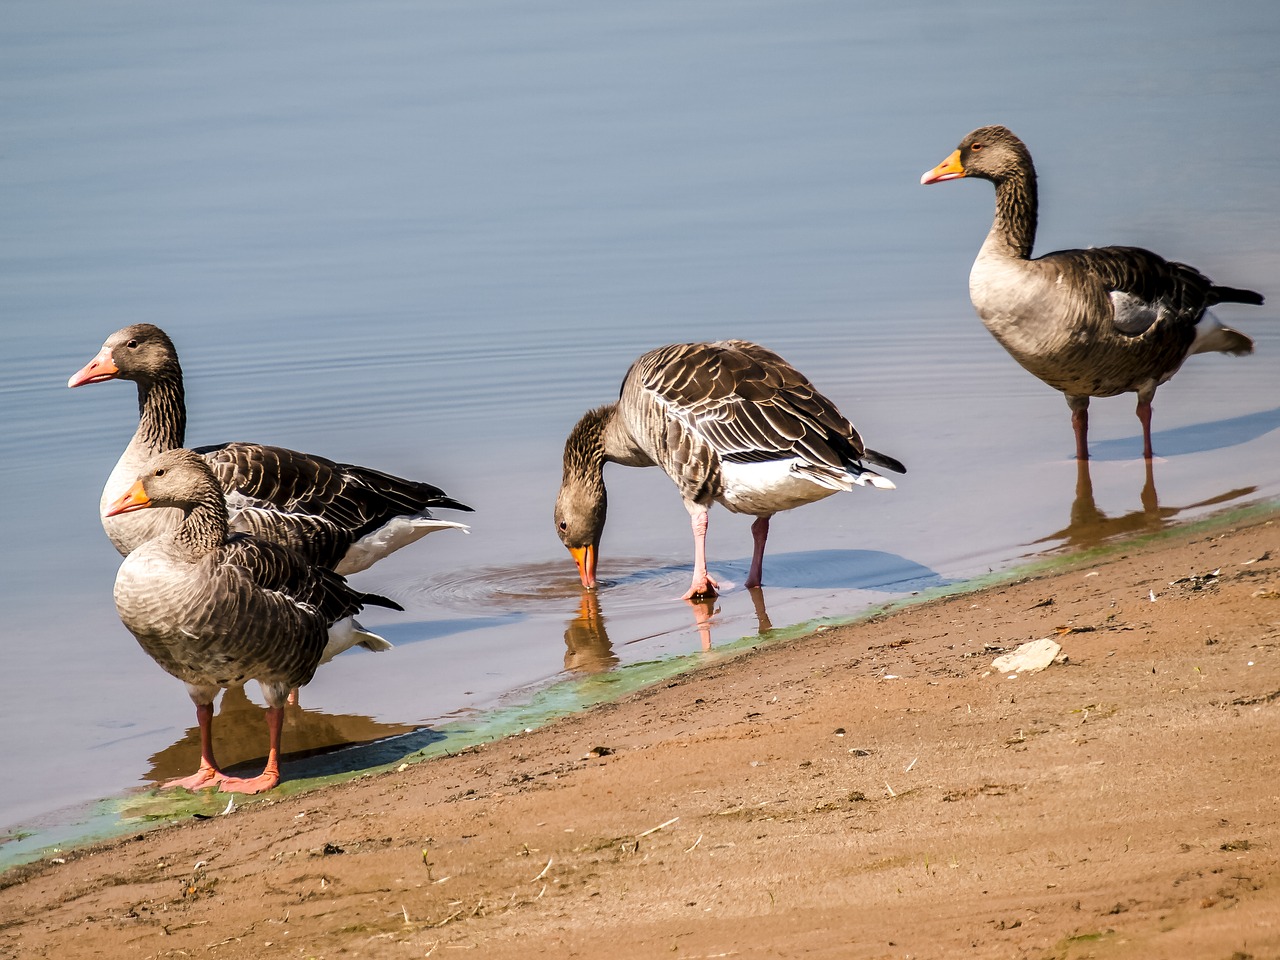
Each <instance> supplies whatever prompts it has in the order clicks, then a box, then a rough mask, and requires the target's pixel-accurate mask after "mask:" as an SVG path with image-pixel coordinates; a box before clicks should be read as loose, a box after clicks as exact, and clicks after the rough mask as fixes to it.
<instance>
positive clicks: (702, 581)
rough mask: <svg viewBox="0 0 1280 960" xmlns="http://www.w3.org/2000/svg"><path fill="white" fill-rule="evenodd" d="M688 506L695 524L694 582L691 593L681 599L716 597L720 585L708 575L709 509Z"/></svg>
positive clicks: (692, 505) (690, 586) (691, 585)
mask: <svg viewBox="0 0 1280 960" xmlns="http://www.w3.org/2000/svg"><path fill="white" fill-rule="evenodd" d="M686 506H687V507H688V509H689V518H690V520H691V521H692V523H693V582H692V583H691V584H690V585H689V592H688V593H686V594H685V595H684V596H683V597H682V598H681V599H682V600H690V599H692V598H694V597H701V596H705V597H714V596H715V595H716V589H717V588H718V587H719V586H720V585H719V584H718V583H716V582H715V581H714V580H712V579H711V577H710V576H708V575H707V508H706V507H700V506H698V505H697V504H686Z"/></svg>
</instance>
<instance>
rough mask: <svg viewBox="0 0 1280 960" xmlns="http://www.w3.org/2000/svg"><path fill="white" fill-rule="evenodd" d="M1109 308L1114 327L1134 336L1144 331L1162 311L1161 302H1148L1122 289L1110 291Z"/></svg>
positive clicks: (1158, 317) (1157, 318)
mask: <svg viewBox="0 0 1280 960" xmlns="http://www.w3.org/2000/svg"><path fill="white" fill-rule="evenodd" d="M1111 308H1112V311H1113V313H1112V318H1111V322H1112V324H1113V325H1114V326H1115V328H1116V329H1117V330H1119V331H1120V332H1121V333H1126V334H1128V335H1129V336H1134V337H1136V336H1137V335H1139V334H1142V333H1146V332H1147V330H1149V329H1150V328H1151V325H1152V324H1153V323H1155V322H1156V321H1157V320H1159V319H1160V317H1161V315H1162V314H1163V313H1164V310H1163V304H1160V303H1148V302H1147V301H1146V300H1143V299H1142V298H1141V297H1135V296H1134V295H1133V294H1132V293H1126V292H1125V291H1123V290H1112V291H1111Z"/></svg>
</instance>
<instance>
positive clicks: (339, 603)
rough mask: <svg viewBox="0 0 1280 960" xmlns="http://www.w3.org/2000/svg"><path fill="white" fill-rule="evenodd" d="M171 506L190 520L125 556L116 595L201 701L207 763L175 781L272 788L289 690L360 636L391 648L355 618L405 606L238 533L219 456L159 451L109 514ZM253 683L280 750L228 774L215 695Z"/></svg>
mask: <svg viewBox="0 0 1280 960" xmlns="http://www.w3.org/2000/svg"><path fill="white" fill-rule="evenodd" d="M160 508H170V509H173V510H177V511H178V512H179V514H180V516H181V518H182V519H181V521H180V522H179V524H178V526H177V527H176V528H174V529H172V530H170V531H168V532H167V533H164V534H162V535H160V536H159V537H156V538H155V539H152V540H149V541H147V542H146V543H144V544H142V545H140V546H139V547H138V548H137V549H135V550H133V551H132V552H131V553H130V554H129V555H128V556H127V557H125V560H124V562H123V563H122V564H121V565H120V572H119V573H118V574H117V575H116V585H115V601H116V610H117V611H118V612H119V614H120V619H121V620H122V621H123V622H124V625H125V626H126V627H128V628H129V631H130V632H131V633H132V634H133V635H134V636H135V637H137V639H138V643H139V644H141V645H142V649H143V650H145V651H146V652H147V654H148V655H149V656H150V657H151V659H153V660H155V661H156V663H158V664H159V665H160V666H161V667H162V668H163V669H164V670H165V671H167V672H168V673H170V674H172V675H173V676H175V677H177V678H178V679H179V680H181V681H183V682H184V683H185V684H186V685H187V693H188V694H189V695H190V696H191V699H192V701H193V702H194V703H195V705H196V719H197V721H198V722H199V725H200V768H199V769H198V770H197V771H196V772H195V773H194V774H192V775H191V776H189V777H185V778H183V779H180V780H174V781H171V782H169V783H167V784H165V786H166V787H186V788H188V789H191V790H195V789H199V788H201V787H206V786H217V787H218V788H219V789H221V790H223V791H227V792H231V793H259V792H261V791H263V790H270V789H271V788H272V787H274V786H275V785H276V784H277V783H278V782H279V780H280V733H281V729H282V726H283V723H284V704H285V702H286V700H287V699H288V696H289V693H290V691H291V690H293V689H294V688H296V687H298V686H301V685H302V684H305V683H307V682H308V681H309V680H310V679H311V677H312V675H313V674H314V673H315V670H316V667H317V666H318V665H319V664H320V663H321V661H322V660H324V659H325V658H326V654H328V655H332V653H334V652H336V651H337V650H339V649H345V648H346V647H350V646H352V645H353V644H356V643H370V644H373V645H375V646H376V645H377V643H381V644H384V645H385V644H386V641H385V640H382V638H381V637H378V636H376V635H375V634H371V633H368V632H367V631H365V630H364V629H363V628H362V627H361V626H360V625H359V624H358V623H356V621H355V620H354V619H353V617H354V615H355V614H356V613H357V612H359V610H360V609H361V607H363V606H364V605H365V604H371V603H372V604H378V605H380V606H388V607H392V608H395V609H400V607H399V605H398V604H396V603H394V602H393V601H391V600H387V599H386V598H384V597H378V596H374V595H373V594H364V593H357V592H356V591H355V590H352V589H351V588H350V587H349V586H348V585H347V582H346V580H344V579H343V578H342V577H340V576H338V575H337V574H336V573H333V572H332V571H330V570H326V569H324V568H323V567H317V566H315V565H314V564H313V563H311V562H309V561H308V560H307V559H306V558H304V557H302V556H300V555H299V554H298V553H296V552H295V551H293V550H290V549H289V548H288V547H284V546H281V545H279V544H276V543H272V542H270V541H267V540H260V539H258V538H257V537H254V536H251V535H249V534H243V533H232V532H231V531H230V529H229V527H228V523H227V510H226V501H225V499H224V495H223V491H222V487H221V486H220V484H219V483H218V480H217V479H216V478H215V477H214V475H213V470H212V469H211V468H210V466H209V463H208V461H207V460H206V459H205V458H204V457H202V456H201V455H200V454H198V453H195V452H193V451H191V450H183V449H177V450H169V451H167V452H165V453H162V454H160V455H159V456H157V457H155V458H154V459H153V460H151V461H150V462H149V463H148V464H147V465H146V466H144V467H143V469H142V470H141V471H140V472H139V475H138V477H137V478H136V479H135V481H134V482H133V483H132V484H131V485H130V487H129V488H128V489H127V490H126V491H125V492H124V493H123V494H122V495H121V496H120V497H119V498H118V499H116V500H115V501H114V502H112V503H109V504H108V505H107V508H106V511H105V512H106V514H107V515H108V516H113V517H114V516H121V515H127V514H129V513H133V512H135V511H142V510H145V509H160ZM375 641H376V642H377V643H375ZM247 680H257V681H258V683H259V684H260V685H261V687H262V694H263V696H264V697H265V698H266V701H267V732H268V736H269V743H270V746H269V750H268V754H267V762H266V767H265V768H264V769H263V772H262V773H261V774H260V775H259V776H257V777H251V778H237V777H229V776H227V775H226V774H225V773H223V772H222V771H221V770H220V769H219V768H218V764H217V761H216V760H215V759H214V752H213V701H214V698H215V697H216V696H217V694H218V691H219V690H220V689H222V688H224V687H236V686H240V685H242V684H244V683H245V682H246V681H247Z"/></svg>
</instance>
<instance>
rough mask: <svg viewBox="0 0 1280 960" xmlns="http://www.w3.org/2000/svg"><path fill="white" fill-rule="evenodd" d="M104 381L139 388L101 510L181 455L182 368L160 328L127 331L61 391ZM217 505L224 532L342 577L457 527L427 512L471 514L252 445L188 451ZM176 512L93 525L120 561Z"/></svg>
mask: <svg viewBox="0 0 1280 960" xmlns="http://www.w3.org/2000/svg"><path fill="white" fill-rule="evenodd" d="M107 380H132V381H134V382H135V383H136V384H137V385H138V410H139V417H138V429H137V431H136V432H135V433H134V435H133V438H132V439H131V440H130V441H129V445H128V446H127V447H126V448H125V451H124V453H123V454H122V455H121V457H120V460H119V462H118V463H117V464H116V466H115V469H114V470H112V472H111V475H110V476H109V477H108V478H107V484H106V486H105V487H104V488H103V491H102V506H103V507H104V508H105V507H106V505H107V504H108V503H112V502H114V501H115V500H117V499H118V498H119V497H120V495H121V494H122V493H123V492H124V491H125V490H126V489H127V488H128V487H129V486H130V484H132V483H133V480H134V478H135V477H136V476H137V474H138V470H139V469H140V468H141V467H142V465H143V464H145V463H146V462H147V461H148V460H149V459H150V458H151V457H153V456H155V455H156V454H158V453H163V452H164V451H166V450H173V449H175V448H178V447H181V446H182V445H183V442H184V440H185V434H186V425H187V409H186V402H185V399H184V389H183V380H182V367H181V365H180V364H179V363H178V352H177V350H176V349H175V347H174V345H173V341H172V340H170V339H169V337H168V335H166V334H165V332H164V331H163V330H161V329H160V328H159V327H157V326H154V325H153V324H149V323H135V324H133V325H131V326H128V327H125V328H123V329H122V330H118V331H116V332H115V333H113V334H112V335H111V336H110V337H108V338H107V341H106V343H104V344H103V345H102V349H101V350H100V351H99V352H98V355H97V356H95V357H94V358H93V359H92V360H90V361H89V362H88V363H87V364H85V366H84V367H83V368H81V369H80V370H79V371H77V372H76V373H75V374H73V375H72V377H71V379H70V380H69V381H68V382H67V386H69V387H79V386H83V385H85V384H89V383H103V382H105V381H107ZM197 452H199V453H200V454H201V455H202V456H204V458H205V460H206V461H207V462H208V463H209V466H210V467H211V468H212V470H213V472H214V475H215V476H216V477H217V478H218V482H219V483H220V484H221V486H222V489H223V492H224V494H225V496H226V505H227V508H228V510H229V511H230V517H231V526H232V529H233V530H239V531H242V532H245V533H252V534H254V535H255V536H258V537H262V538H264V539H267V540H274V541H276V542H277V543H283V544H285V545H287V546H290V547H292V548H294V549H295V550H298V551H299V552H300V553H302V554H303V555H304V556H306V557H308V558H309V559H311V560H312V561H314V562H315V563H317V564H319V565H320V566H322V567H328V568H330V569H333V570H335V571H337V572H338V573H340V574H343V575H344V576H345V575H348V574H352V573H356V572H358V571H360V570H364V569H366V568H367V567H369V566H370V565H372V564H373V563H375V562H377V561H378V560H379V559H381V558H382V557H384V556H386V555H388V554H390V553H392V552H394V551H396V550H399V549H400V548H401V547H404V546H407V545H408V544H410V543H413V542H414V541H416V540H418V539H420V538H421V537H424V536H426V535H427V534H428V533H432V532H434V531H436V530H444V529H449V528H456V529H460V530H463V531H466V529H467V527H466V526H465V525H464V524H461V523H454V522H453V521H449V520H441V519H438V518H437V517H435V516H434V515H433V513H432V510H433V509H439V508H445V509H450V510H465V511H470V510H471V508H470V507H468V506H466V505H465V504H463V503H459V502H458V501H457V500H454V499H453V498H452V497H449V496H447V495H446V494H445V492H444V491H443V490H441V489H440V488H439V487H436V486H433V485H432V484H429V483H422V482H419V481H416V480H405V479H402V478H401V477H397V476H393V475H392V474H389V473H383V472H382V471H380V470H373V469H370V468H369V467H361V466H356V465H355V464H350V463H337V462H335V461H333V460H329V459H326V458H325V457H319V456H316V455H314V454H307V453H299V452H298V451H296V450H288V449H285V448H284V447H273V446H265V445H263V444H258V443H240V442H236V443H223V444H218V445H215V446H206V447H199V448H197ZM179 519H180V515H179V513H178V511H176V510H151V511H147V514H146V515H134V514H126V515H123V516H115V517H109V516H106V515H105V513H104V515H103V517H102V525H103V528H104V529H105V530H106V532H107V536H108V537H110V538H111V542H112V543H113V544H115V546H116V549H117V550H119V551H120V553H122V554H125V555H127V554H128V553H129V552H130V551H132V550H134V549H135V548H136V547H138V546H139V545H140V544H142V543H145V542H146V541H147V540H149V539H151V538H153V537H155V536H158V535H160V534H161V533H164V532H165V531H168V530H171V529H173V528H174V527H176V526H177V524H178V522H179Z"/></svg>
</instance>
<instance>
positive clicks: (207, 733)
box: [164, 703, 223, 790]
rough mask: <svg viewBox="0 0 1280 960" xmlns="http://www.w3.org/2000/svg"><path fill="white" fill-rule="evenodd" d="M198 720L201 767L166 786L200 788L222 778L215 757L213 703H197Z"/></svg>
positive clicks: (213, 784)
mask: <svg viewBox="0 0 1280 960" xmlns="http://www.w3.org/2000/svg"><path fill="white" fill-rule="evenodd" d="M196 722H197V723H198V724H200V769H199V770H197V771H196V772H195V773H193V774H192V775H191V776H189V777H182V778H180V779H178V780H170V781H169V782H168V783H166V784H164V788H165V789H168V788H169V787H185V788H186V789H187V790H199V789H200V788H201V787H212V786H215V785H217V784H218V783H219V782H221V780H222V778H223V777H222V771H221V770H219V769H218V761H217V760H215V759H214V758H213V704H212V703H197V704H196Z"/></svg>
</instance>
